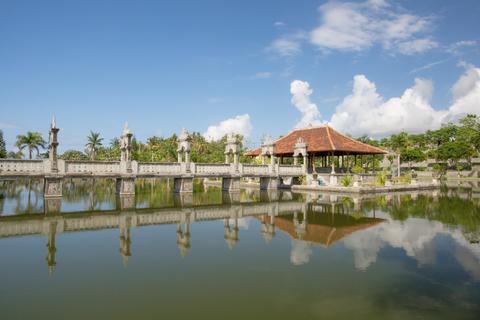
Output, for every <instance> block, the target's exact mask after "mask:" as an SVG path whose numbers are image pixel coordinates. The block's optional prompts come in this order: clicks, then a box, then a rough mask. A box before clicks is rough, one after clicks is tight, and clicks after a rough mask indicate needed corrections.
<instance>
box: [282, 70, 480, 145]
mask: <svg viewBox="0 0 480 320" xmlns="http://www.w3.org/2000/svg"><path fill="white" fill-rule="evenodd" d="M451 91H452V96H453V101H452V104H451V105H450V106H449V107H448V108H446V109H440V110H437V109H435V108H433V106H432V104H431V97H432V93H433V83H432V82H431V81H430V80H426V79H420V78H417V79H415V84H414V85H413V86H412V87H410V88H407V89H406V90H405V91H404V92H403V94H402V95H401V96H399V97H393V98H390V99H385V98H384V97H382V96H381V95H380V94H379V93H378V92H377V87H376V85H375V83H374V82H372V81H370V80H369V79H367V77H366V76H365V75H362V74H360V75H356V76H354V78H353V89H352V93H351V94H350V95H348V96H346V97H345V98H343V100H342V102H340V104H338V105H337V107H336V109H335V112H334V114H333V115H332V116H331V118H330V121H329V123H330V124H331V125H332V126H333V127H334V128H336V129H338V130H340V131H344V132H347V133H350V134H352V135H355V136H358V135H363V134H367V135H369V136H373V137H382V136H386V135H390V134H392V133H397V132H399V131H401V130H404V131H407V132H410V133H418V132H423V131H425V130H428V129H436V128H438V127H440V125H441V124H442V123H444V122H448V121H455V120H457V119H458V118H460V117H463V116H465V115H466V114H468V113H474V114H479V115H480V107H479V104H478V101H480V68H477V67H474V66H472V65H467V66H466V71H465V73H464V74H463V75H462V76H461V77H460V78H459V80H458V81H457V82H456V83H455V84H454V85H453V87H452V90H451ZM312 92H313V90H312V89H311V88H310V85H309V84H308V82H305V81H301V80H295V81H292V83H291V84H290V93H291V94H292V104H293V105H294V106H295V107H296V108H297V109H298V110H299V111H300V112H301V114H302V119H301V120H300V122H299V123H298V124H297V127H306V126H308V125H309V124H314V125H315V124H319V123H321V122H322V119H321V115H320V112H319V109H318V107H317V105H316V104H315V103H313V102H312V101H311V100H310V95H311V94H312Z"/></svg>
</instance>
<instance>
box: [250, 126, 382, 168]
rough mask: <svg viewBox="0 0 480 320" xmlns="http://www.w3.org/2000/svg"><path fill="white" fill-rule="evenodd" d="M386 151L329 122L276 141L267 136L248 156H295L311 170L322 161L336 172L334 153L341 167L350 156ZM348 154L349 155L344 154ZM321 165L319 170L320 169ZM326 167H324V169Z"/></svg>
mask: <svg viewBox="0 0 480 320" xmlns="http://www.w3.org/2000/svg"><path fill="white" fill-rule="evenodd" d="M386 153H387V151H385V150H383V149H381V148H378V147H374V146H371V145H369V144H366V143H363V142H360V141H358V140H355V139H353V138H351V137H349V136H346V135H344V134H342V133H340V132H338V131H337V130H335V129H333V128H332V127H330V126H329V125H322V126H317V127H308V128H301V129H295V130H293V131H291V132H290V133H288V134H287V135H286V136H283V137H281V138H279V139H278V140H275V141H273V140H272V139H271V138H270V137H267V138H266V139H265V140H264V142H263V144H262V146H261V147H260V148H257V149H254V150H251V151H249V152H247V154H246V155H247V156H252V157H258V156H262V164H265V161H266V158H267V157H270V159H271V163H273V164H275V163H276V159H277V158H278V159H279V163H280V164H282V163H283V162H284V158H288V157H293V163H294V164H296V165H297V164H299V158H300V159H301V161H302V160H303V161H302V162H303V165H304V168H305V170H306V171H307V172H308V173H311V172H312V171H315V172H317V168H315V166H314V164H315V163H316V161H317V162H318V160H319V161H320V167H321V168H330V167H331V173H335V157H337V163H338V164H339V165H340V167H342V168H348V167H349V165H350V164H349V163H348V156H353V157H354V159H355V162H356V157H357V156H363V155H377V154H378V155H384V154H386ZM345 156H347V157H345ZM321 168H320V169H318V170H321ZM323 171H325V170H323Z"/></svg>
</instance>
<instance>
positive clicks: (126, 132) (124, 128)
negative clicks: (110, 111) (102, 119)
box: [123, 121, 130, 135]
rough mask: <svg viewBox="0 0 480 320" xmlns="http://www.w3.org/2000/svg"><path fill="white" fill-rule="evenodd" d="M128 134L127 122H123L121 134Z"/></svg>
mask: <svg viewBox="0 0 480 320" xmlns="http://www.w3.org/2000/svg"><path fill="white" fill-rule="evenodd" d="M129 133H130V129H129V128H128V122H127V121H125V124H124V125H123V134H124V135H127V134H129Z"/></svg>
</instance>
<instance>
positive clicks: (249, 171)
mask: <svg viewBox="0 0 480 320" xmlns="http://www.w3.org/2000/svg"><path fill="white" fill-rule="evenodd" d="M242 169H243V170H242V173H243V174H244V175H246V176H261V175H265V176H266V175H269V174H270V169H269V166H268V165H264V164H244V165H242Z"/></svg>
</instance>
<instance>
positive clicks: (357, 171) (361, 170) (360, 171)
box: [352, 165, 364, 174]
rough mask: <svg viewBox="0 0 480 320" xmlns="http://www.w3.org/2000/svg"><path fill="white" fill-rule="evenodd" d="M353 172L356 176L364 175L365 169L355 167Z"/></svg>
mask: <svg viewBox="0 0 480 320" xmlns="http://www.w3.org/2000/svg"><path fill="white" fill-rule="evenodd" d="M352 172H353V173H355V174H362V173H364V172H363V168H362V167H360V166H359V165H355V166H353V167H352Z"/></svg>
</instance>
